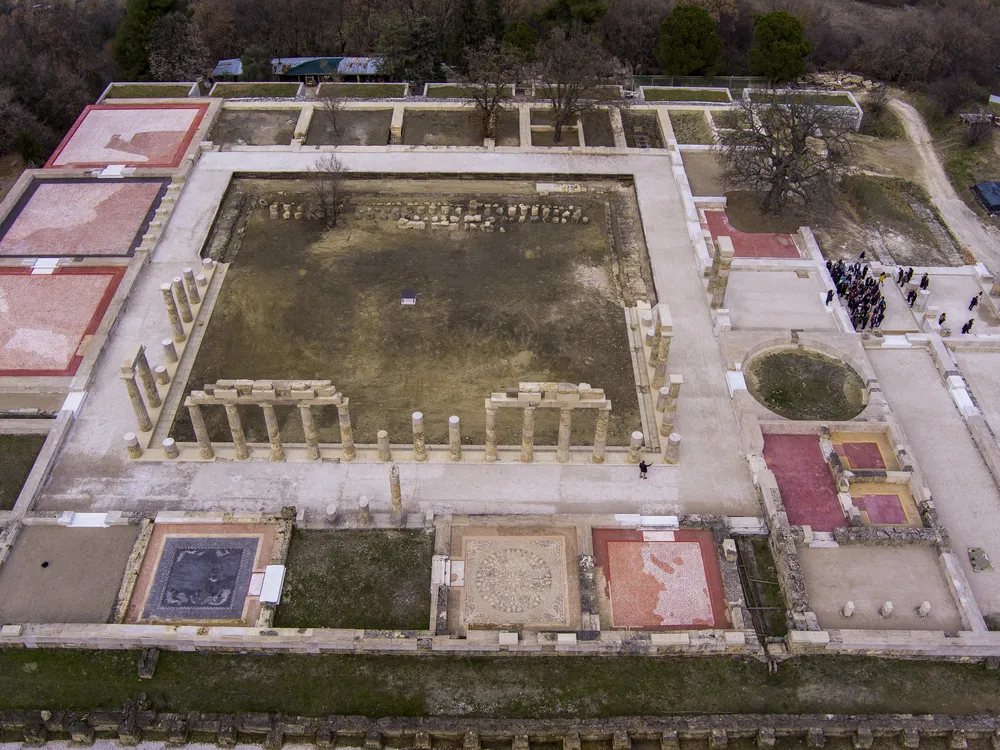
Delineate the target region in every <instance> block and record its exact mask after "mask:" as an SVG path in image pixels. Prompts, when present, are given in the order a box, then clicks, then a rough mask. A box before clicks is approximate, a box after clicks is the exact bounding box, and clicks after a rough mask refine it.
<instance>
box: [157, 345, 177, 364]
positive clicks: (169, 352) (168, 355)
mask: <svg viewBox="0 0 1000 750" xmlns="http://www.w3.org/2000/svg"><path fill="white" fill-rule="evenodd" d="M160 344H161V345H162V346H163V358H164V359H165V360H166V361H167V362H169V363H170V364H173V363H174V362H176V361H177V347H175V346H174V342H173V341H172V340H170V339H163V341H161V342H160Z"/></svg>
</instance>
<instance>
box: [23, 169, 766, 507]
mask: <svg viewBox="0 0 1000 750" xmlns="http://www.w3.org/2000/svg"><path fill="white" fill-rule="evenodd" d="M340 155H341V158H342V159H343V161H344V162H345V164H346V165H347V166H348V167H349V168H350V169H351V170H353V171H356V172H369V173H377V172H392V173H397V174H398V173H406V172H412V173H427V172H444V173H448V172H452V173H454V172H477V173H492V174H497V175H502V174H505V173H519V174H545V173H564V174H583V173H587V174H594V175H601V174H609V175H617V174H633V175H634V176H635V186H636V192H637V196H638V202H639V207H640V211H641V214H642V219H643V223H644V230H645V236H646V242H647V246H648V250H649V256H650V260H651V264H652V268H653V275H654V278H655V282H656V288H657V291H658V294H659V296H660V299H662V300H664V301H666V302H668V303H669V304H670V306H671V310H672V313H673V316H674V321H675V337H674V340H673V344H672V346H671V354H670V368H669V369H670V371H671V372H678V373H681V374H683V376H684V379H685V384H684V389H683V391H682V393H681V398H680V402H679V406H678V415H677V430H678V432H680V433H681V434H682V435H683V440H684V441H683V444H682V447H681V463H680V465H679V466H676V467H667V466H662V465H658V466H656V467H655V468H654V469H653V470H652V471H651V472H650V480H649V481H648V482H640V481H639V479H638V471H637V469H636V468H635V467H634V466H610V465H606V466H592V465H589V464H586V465H584V464H578V465H545V464H533V465H530V466H524V465H519V464H512V463H500V464H493V465H490V464H475V465H463V464H456V465H450V464H412V463H410V464H405V465H402V466H401V475H402V485H403V495H404V502H406V503H407V510H408V511H410V512H414V511H417V510H420V511H428V510H434V511H435V512H452V513H539V514H542V513H593V512H601V513H609V512H629V513H636V512H640V513H680V512H684V513H722V514H728V515H758V513H759V510H758V505H757V502H756V499H755V494H754V490H753V486H752V483H751V478H750V471H749V468H748V467H747V464H746V461H745V460H744V457H743V449H742V446H741V444H740V441H739V431H738V429H737V424H736V419H735V415H734V412H733V408H732V405H731V401H730V399H729V394H728V390H727V387H726V383H725V378H724V368H723V363H722V358H721V355H720V352H719V348H718V346H717V343H716V340H715V338H714V336H713V335H712V321H711V317H710V314H709V309H708V304H707V299H706V296H705V293H704V289H703V285H702V280H701V278H700V277H699V274H698V269H697V264H696V260H695V254H694V252H693V249H692V245H691V242H690V241H689V239H688V232H687V225H686V219H685V212H684V204H683V201H682V199H681V196H680V194H679V191H678V186H677V184H676V183H675V182H674V179H673V177H672V173H671V167H670V159H669V155H668V152H667V151H666V150H664V151H661V152H658V153H649V154H642V155H612V156H604V155H601V156H583V155H563V154H538V153H531V154H527V153H526V154H511V153H504V154H493V153H468V152H464V153H463V152H454V153H442V152H436V153H434V152H410V153H407V152H402V153H400V152H394V153H372V152H351V151H341V152H340ZM317 158H318V154H316V153H294V152H288V151H283V152H273V153H262V152H257V153H248V152H242V153H240V152H227V153H208V154H205V155H204V156H203V157H202V158H201V160H200V162H199V163H198V165H197V166H196V168H195V170H194V171H193V173H192V174H191V176H190V177H189V179H188V182H187V184H186V186H185V188H184V191H183V193H182V195H181V198H180V200H179V202H178V205H177V208H176V210H175V212H174V214H173V217H172V218H171V221H170V224H169V226H168V227H167V229H166V231H165V233H164V236H163V238H162V240H161V242H160V244H159V246H158V248H157V250H156V257H155V258H154V259H153V260H152V262H151V264H150V265H151V267H150V268H148V269H146V270H145V271H144V272H143V274H142V276H141V278H140V280H139V281H138V283H137V285H136V288H135V291H134V293H133V296H132V299H131V300H130V302H129V304H128V306H127V308H126V310H125V312H124V313H123V315H122V319H121V321H120V323H119V326H118V329H117V331H116V333H115V335H114V336H113V338H112V340H111V341H110V342H109V345H108V349H107V351H106V353H105V356H104V357H103V358H102V360H101V362H100V365H99V367H98V368H97V372H96V374H95V379H94V383H93V385H92V389H91V390H90V392H89V393H88V395H87V399H86V401H85V403H84V405H83V407H82V409H81V411H80V414H79V418H78V420H77V422H76V424H75V425H74V426H73V428H72V430H71V433H70V436H69V438H68V440H67V443H66V445H65V448H64V450H63V451H62V455H61V457H60V459H59V460H58V462H57V464H56V466H55V468H54V470H53V473H52V476H51V479H50V481H49V482H48V484H47V486H46V488H45V490H44V493H43V495H42V497H41V498H40V500H39V502H38V503H37V505H36V509H37V510H57V509H58V510H63V509H69V510H95V511H97V510H110V509H118V510H126V509H171V510H220V509H221V510H253V511H256V510H276V509H277V508H279V507H281V506H285V505H295V506H298V507H299V508H306V509H309V510H311V511H317V512H321V511H322V510H324V509H325V508H326V506H327V505H328V504H329V503H330V502H331V501H333V500H340V501H343V503H344V506H345V507H350V506H351V504H353V502H354V501H355V499H356V498H357V497H359V496H360V495H362V494H365V495H368V496H369V497H370V498H371V501H372V507H373V509H374V510H376V511H382V510H388V507H389V498H388V481H387V477H388V467H387V466H386V465H385V464H358V463H353V464H332V463H326V464H320V465H317V464H308V463H287V464H269V463H257V462H254V463H223V462H217V463H185V464H170V463H162V464H154V463H148V462H142V463H130V462H129V461H128V460H127V458H126V456H125V450H124V445H123V442H122V435H123V434H124V433H125V432H128V431H133V430H134V429H135V419H134V416H133V414H132V410H131V408H130V406H129V403H128V399H127V397H126V395H125V391H124V387H123V386H122V383H121V382H120V381H119V378H118V376H117V373H118V366H119V364H120V363H121V362H122V360H123V359H124V358H125V357H126V356H127V355H128V354H130V353H131V352H132V351H134V347H135V346H136V345H137V344H139V343H143V344H145V345H146V347H147V349H148V350H149V351H150V352H151V354H153V358H154V362H155V360H157V359H158V357H157V354H158V353H159V352H160V346H159V342H160V341H161V340H162V339H163V338H164V337H165V336H166V335H167V334H168V323H167V317H166V313H165V311H164V309H163V304H162V300H161V296H160V292H159V284H160V283H162V282H163V281H165V280H169V279H170V278H172V277H174V276H176V275H177V274H178V273H179V270H180V268H181V267H182V266H184V265H196V264H197V262H198V261H199V255H198V253H199V251H200V250H201V247H202V244H203V242H204V240H205V238H206V236H207V234H208V232H209V229H210V227H211V223H212V220H213V218H214V216H215V212H216V208H217V206H218V204H219V202H220V201H221V200H222V197H223V194H224V192H225V190H226V187H227V185H228V183H229V180H230V177H231V175H232V173H233V172H234V171H237V170H239V171H241V172H257V173H260V172H275V173H280V172H299V173H301V172H305V171H307V170H308V168H309V167H310V166H311V165H312V164H313V163H314V162H315V160H316V159H317ZM594 385H596V386H600V385H601V384H599V383H595V384H594ZM484 396H485V394H484Z"/></svg>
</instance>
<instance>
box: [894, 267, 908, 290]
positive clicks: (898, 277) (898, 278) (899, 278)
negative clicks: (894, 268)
mask: <svg viewBox="0 0 1000 750" xmlns="http://www.w3.org/2000/svg"><path fill="white" fill-rule="evenodd" d="M904 276H906V271H904V270H903V267H902V266H900V267H899V273H898V274H896V283H897V284H899V286H903V277H904Z"/></svg>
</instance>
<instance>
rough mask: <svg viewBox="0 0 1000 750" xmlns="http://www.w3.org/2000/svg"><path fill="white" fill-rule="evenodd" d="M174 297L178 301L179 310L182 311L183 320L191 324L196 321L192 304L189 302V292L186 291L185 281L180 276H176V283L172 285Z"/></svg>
mask: <svg viewBox="0 0 1000 750" xmlns="http://www.w3.org/2000/svg"><path fill="white" fill-rule="evenodd" d="M171 286H172V287H173V291H174V297H175V298H176V299H177V308H178V309H179V310H180V311H181V320H183V321H184V322H185V323H190V322H191V321H192V320H194V315H193V314H192V313H191V303H190V302H189V301H188V296H187V292H185V291H184V280H183V279H182V278H181V277H180V276H174V283H173V284H172V285H171Z"/></svg>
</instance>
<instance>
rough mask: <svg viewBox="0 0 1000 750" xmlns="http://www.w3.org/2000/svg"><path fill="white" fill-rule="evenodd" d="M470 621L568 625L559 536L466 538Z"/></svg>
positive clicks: (563, 555)
mask: <svg viewBox="0 0 1000 750" xmlns="http://www.w3.org/2000/svg"><path fill="white" fill-rule="evenodd" d="M463 619H464V622H465V624H466V625H481V626H482V625H499V626H506V625H564V624H566V622H567V591H566V551H565V547H564V545H563V540H562V539H561V538H555V537H553V538H546V537H502V538H480V539H468V540H466V542H465V605H464V617H463Z"/></svg>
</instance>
